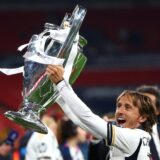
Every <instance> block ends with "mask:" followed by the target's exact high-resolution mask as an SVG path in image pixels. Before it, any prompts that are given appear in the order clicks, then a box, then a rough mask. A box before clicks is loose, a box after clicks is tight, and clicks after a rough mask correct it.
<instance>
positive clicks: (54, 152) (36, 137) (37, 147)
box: [25, 128, 63, 160]
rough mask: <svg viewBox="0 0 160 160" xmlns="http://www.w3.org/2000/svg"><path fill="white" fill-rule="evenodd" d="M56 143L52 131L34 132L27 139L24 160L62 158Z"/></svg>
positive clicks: (53, 159) (60, 159) (54, 159)
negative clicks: (45, 132)
mask: <svg viewBox="0 0 160 160" xmlns="http://www.w3.org/2000/svg"><path fill="white" fill-rule="evenodd" d="M62 159H63V158H62V156H61V153H60V150H59V148H58V143H57V139H56V137H55V135H54V134H53V132H52V131H51V130H50V129H49V128H48V134H40V133H37V132H34V133H33V134H32V136H31V138H30V139H29V141H28V144H27V148H26V157H25V160H62Z"/></svg>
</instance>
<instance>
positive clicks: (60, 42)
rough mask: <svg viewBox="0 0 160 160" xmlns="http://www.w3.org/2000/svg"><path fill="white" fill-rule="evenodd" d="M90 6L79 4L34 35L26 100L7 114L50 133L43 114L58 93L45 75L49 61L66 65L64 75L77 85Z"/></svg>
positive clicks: (26, 63) (26, 67) (29, 48)
mask: <svg viewBox="0 0 160 160" xmlns="http://www.w3.org/2000/svg"><path fill="white" fill-rule="evenodd" d="M85 15H86V9H85V8H83V7H82V6H77V7H76V8H75V9H74V11H73V12H72V14H71V15H70V14H67V13H66V15H65V17H64V19H63V21H62V23H61V25H60V26H57V25H54V24H50V23H46V24H45V29H44V31H43V32H42V33H40V34H38V35H33V36H32V37H31V40H30V42H29V43H28V44H27V51H26V53H25V54H24V58H25V60H24V74H23V76H24V81H23V102H22V107H21V109H20V110H19V111H17V112H15V111H7V112H6V113H5V116H6V117H8V118H9V119H10V120H12V121H15V122H16V123H18V124H21V125H23V126H24V127H26V128H30V129H32V130H34V131H36V132H40V133H44V134H46V133H48V131H47V128H46V126H45V125H44V124H43V123H42V122H41V121H40V115H41V113H42V112H43V111H45V110H46V109H47V107H49V106H51V105H52V104H53V103H54V102H55V100H56V98H57V97H58V93H57V91H56V87H55V85H54V84H53V83H52V82H51V81H50V79H49V78H48V77H47V75H46V74H45V70H46V67H47V65H48V64H59V65H63V66H64V68H65V73H64V77H65V78H66V80H68V81H69V82H70V84H73V83H74V81H75V80H76V79H77V78H78V76H79V74H80V73H81V71H82V69H83V68H84V66H85V63H86V61H87V58H86V57H85V56H84V54H83V53H82V49H83V47H84V46H85V45H86V44H87V41H86V40H85V39H84V38H83V37H82V36H80V35H79V34H78V32H79V29H80V26H81V24H82V22H83V19H84V17H85Z"/></svg>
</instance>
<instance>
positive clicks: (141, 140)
mask: <svg viewBox="0 0 160 160" xmlns="http://www.w3.org/2000/svg"><path fill="white" fill-rule="evenodd" d="M57 89H58V91H59V95H60V96H59V98H58V99H57V103H58V104H59V105H60V106H61V108H62V109H63V111H64V112H65V113H66V114H67V115H68V117H69V118H70V119H71V120H72V121H73V122H74V123H76V124H77V125H79V126H80V127H82V128H83V129H86V130H87V131H89V132H91V133H92V134H93V135H94V136H96V137H97V138H100V139H105V141H106V144H107V145H109V146H110V148H111V150H110V160H150V148H149V141H150V139H151V136H150V135H149V133H148V132H145V131H143V130H141V129H129V128H120V127H117V126H115V125H112V124H110V123H107V122H106V121H105V120H103V119H102V118H100V117H99V116H97V115H95V114H94V113H93V112H92V111H91V110H90V109H89V108H88V107H87V106H86V105H85V104H84V103H83V102H82V101H81V100H80V99H79V97H78V96H77V95H76V94H75V93H74V91H73V89H72V88H71V86H70V85H69V84H68V82H66V81H65V80H64V81H62V82H60V83H59V84H58V85H57Z"/></svg>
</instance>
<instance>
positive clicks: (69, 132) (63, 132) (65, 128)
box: [58, 119, 78, 144]
mask: <svg viewBox="0 0 160 160" xmlns="http://www.w3.org/2000/svg"><path fill="white" fill-rule="evenodd" d="M77 128H78V126H77V125H75V124H74V123H73V122H72V121H71V120H70V119H61V121H60V123H59V126H58V134H59V135H58V141H59V143H60V144H63V143H65V142H66V140H67V139H70V138H72V137H75V136H76V135H77V134H78V132H77Z"/></svg>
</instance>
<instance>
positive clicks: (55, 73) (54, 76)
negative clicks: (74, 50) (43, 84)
mask: <svg viewBox="0 0 160 160" xmlns="http://www.w3.org/2000/svg"><path fill="white" fill-rule="evenodd" d="M46 74H47V75H48V77H49V78H50V80H51V81H52V82H54V83H55V84H58V83H59V82H60V81H62V80H63V74H64V68H63V67H62V66H58V65H48V67H47V69H46Z"/></svg>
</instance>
